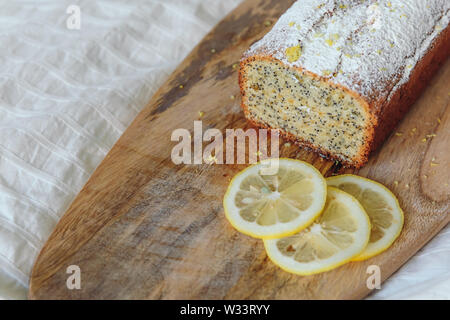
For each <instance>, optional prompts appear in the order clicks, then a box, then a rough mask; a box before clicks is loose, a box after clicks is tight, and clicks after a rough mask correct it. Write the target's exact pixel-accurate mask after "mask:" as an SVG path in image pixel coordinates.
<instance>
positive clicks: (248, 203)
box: [223, 159, 327, 239]
mask: <svg viewBox="0 0 450 320" xmlns="http://www.w3.org/2000/svg"><path fill="white" fill-rule="evenodd" d="M270 168H272V169H270ZM274 169H275V170H274ZM270 171H272V172H270ZM326 190H327V184H326V181H325V179H324V178H323V177H322V175H321V174H320V172H319V171H318V170H317V169H316V168H314V167H313V166H312V165H310V164H308V163H306V162H303V161H299V160H292V159H272V160H271V159H269V160H266V161H262V162H260V163H258V164H255V165H253V166H250V167H248V168H247V169H245V170H243V171H242V172H240V173H239V174H237V175H236V176H235V177H234V178H233V180H232V181H231V183H230V185H229V187H228V190H227V192H226V194H225V197H224V200H223V205H224V208H225V215H226V217H227V219H228V221H229V222H230V223H231V224H232V225H233V226H234V227H235V228H236V229H237V230H238V231H240V232H242V233H245V234H247V235H250V236H252V237H255V238H261V239H274V238H280V237H284V236H288V235H291V234H294V233H296V232H298V231H300V230H301V229H304V228H306V227H307V226H308V225H309V224H310V223H311V222H312V221H314V219H315V218H316V217H317V216H318V215H319V214H320V212H321V211H322V209H323V207H324V205H325V200H326Z"/></svg>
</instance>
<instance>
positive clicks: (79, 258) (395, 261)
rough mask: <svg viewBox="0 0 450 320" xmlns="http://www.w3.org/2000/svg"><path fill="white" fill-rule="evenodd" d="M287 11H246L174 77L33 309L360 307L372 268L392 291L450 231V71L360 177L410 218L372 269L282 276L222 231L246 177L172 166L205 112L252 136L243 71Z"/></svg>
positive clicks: (69, 234) (324, 167)
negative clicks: (72, 302)
mask: <svg viewBox="0 0 450 320" xmlns="http://www.w3.org/2000/svg"><path fill="white" fill-rule="evenodd" d="M292 2H293V1H292V0H291V1H279V0H248V1H245V2H244V3H243V4H242V5H240V6H239V7H238V8H237V9H236V10H235V11H234V12H232V13H231V14H230V15H229V16H228V17H226V18H225V19H224V20H223V21H222V22H220V23H219V24H218V25H217V27H216V28H215V29H214V30H213V31H212V32H211V33H210V34H209V35H208V36H207V37H206V38H205V39H204V40H203V41H202V42H201V43H200V44H199V45H198V46H197V48H196V49H195V50H194V51H193V52H192V53H191V54H190V56H189V57H188V58H187V59H186V60H185V61H184V62H183V63H182V64H181V65H180V66H179V67H178V69H177V70H176V71H175V72H174V73H173V75H172V76H171V77H170V78H169V80H168V81H167V82H166V83H165V85H164V86H162V88H161V89H160V90H159V91H158V92H157V93H156V95H155V96H154V97H153V99H152V100H151V102H150V103H149V104H148V105H147V106H146V107H145V109H144V110H143V111H142V112H141V113H140V114H139V115H138V117H137V118H136V120H135V121H134V122H133V124H132V125H131V126H130V128H129V129H128V130H127V131H126V132H125V133H124V135H123V136H122V137H121V138H120V140H119V141H118V142H117V144H116V145H115V146H114V148H113V149H112V150H111V152H110V153H109V154H108V155H107V157H106V158H105V159H104V161H103V162H102V163H101V165H100V166H99V167H98V169H97V170H96V171H95V173H94V174H93V176H92V177H91V179H90V180H89V181H88V183H87V184H86V186H85V187H84V188H83V190H82V191H81V192H80V194H79V195H78V197H77V198H76V199H75V201H74V202H73V203H72V205H71V206H70V208H69V210H68V211H67V212H66V214H65V215H64V216H63V218H62V219H61V221H60V223H59V224H58V226H57V227H56V229H55V231H54V232H53V234H52V235H51V237H50V239H49V240H48V242H47V243H46V245H45V246H44V248H43V250H42V252H41V253H40V255H39V257H38V259H37V261H36V264H35V266H34V269H33V273H32V276H31V280H30V292H29V296H30V298H32V299H314V298H320V299H324V298H331V299H337V298H342V299H356V298H363V297H364V296H366V295H367V294H369V293H370V290H369V289H368V288H367V286H366V280H367V277H368V274H367V273H366V270H367V267H368V266H369V265H378V266H380V268H381V275H382V279H383V280H385V279H387V278H388V277H389V276H390V275H391V274H392V273H394V272H395V271H396V270H397V269H398V268H399V267H400V266H401V265H402V264H404V263H405V262H406V261H407V260H408V259H409V258H410V257H411V256H412V255H414V254H415V253H416V252H417V251H418V250H419V249H420V248H421V247H422V246H423V245H424V244H425V243H426V242H427V241H429V240H430V239H431V238H432V237H433V236H434V235H435V234H436V233H437V232H438V231H439V230H440V229H442V228H443V227H444V226H445V225H446V224H447V223H448V222H449V220H450V219H449V204H450V201H449V198H450V197H449V195H450V188H449V186H448V184H447V183H448V182H449V180H450V179H449V178H450V170H449V159H450V154H449V140H450V110H449V102H450V96H449V92H450V82H449V81H448V80H449V79H450V62H447V63H446V64H445V65H444V66H443V67H442V68H441V69H440V71H439V73H438V74H437V75H436V77H435V78H434V79H433V82H432V83H431V84H430V85H429V87H428V89H427V91H426V92H425V93H424V95H423V96H422V97H421V99H420V100H419V101H418V103H416V104H415V106H414V107H413V108H412V110H411V111H410V112H409V113H408V114H407V115H406V117H405V118H404V120H403V122H402V123H401V124H400V125H399V127H398V128H397V130H396V131H397V132H399V133H402V134H401V135H400V134H399V135H395V134H394V135H392V136H391V137H390V138H389V139H388V141H387V142H386V143H385V144H384V146H383V147H382V148H381V149H380V150H379V151H378V152H377V153H375V154H373V155H372V156H371V159H370V162H369V164H368V165H367V166H366V167H364V168H363V169H362V170H360V171H359V172H358V174H360V175H362V176H367V177H369V178H371V179H374V180H376V181H379V182H381V183H383V184H385V185H386V186H387V187H389V188H390V189H391V190H392V191H393V192H394V193H395V194H396V195H397V196H398V198H399V200H400V203H401V206H402V208H403V209H404V211H405V227H404V231H403V232H402V234H401V236H400V238H399V239H398V240H397V241H396V242H395V244H394V245H393V246H392V247H391V248H390V249H389V250H388V251H386V252H385V253H383V254H381V255H379V256H377V257H375V258H372V259H370V260H369V261H366V262H359V263H349V264H347V265H345V266H342V267H340V268H338V269H336V270H333V271H331V272H327V273H324V274H320V275H315V276H309V277H301V276H296V275H291V274H289V273H286V272H283V271H282V270H280V269H279V268H278V267H276V266H275V265H273V264H272V263H271V262H270V261H269V259H268V258H267V255H266V254H265V252H264V249H263V245H262V242H261V241H258V240H255V239H252V238H249V237H247V236H244V235H242V234H240V233H238V232H236V231H235V230H234V229H233V228H232V227H231V226H230V225H229V224H228V223H227V221H226V220H225V217H224V213H223V208H222V198H223V195H224V193H225V190H226V188H227V185H228V183H229V180H230V178H231V177H232V176H233V175H235V174H236V173H237V172H238V171H239V170H241V169H243V168H244V167H245V166H243V165H207V164H205V165H175V164H173V162H172V161H171V157H170V155H171V149H172V148H173V146H174V145H175V144H176V143H175V142H171V134H172V131H173V130H174V129H177V128H186V129H189V130H190V131H191V132H192V130H193V123H194V121H195V120H198V118H199V112H200V111H201V112H204V115H203V117H202V121H203V127H204V128H218V129H220V130H222V131H223V132H224V131H225V129H227V128H231V129H235V128H246V127H247V125H246V121H245V119H244V117H243V113H242V112H241V110H240V107H239V104H240V97H239V87H238V83H237V81H238V76H237V68H236V66H234V65H235V64H236V63H237V62H238V61H239V59H240V56H241V54H242V53H243V52H244V50H246V48H248V47H249V45H250V44H251V43H253V42H254V41H256V40H257V39H259V38H261V37H262V36H263V35H264V34H265V33H266V32H268V31H269V29H270V27H271V25H272V24H273V23H274V22H275V21H276V20H277V18H278V17H279V16H280V15H281V14H282V13H283V12H284V11H286V9H287V8H288V7H289V6H290V5H291V4H292ZM233 66H234V67H233ZM233 96H234V97H235V98H234V99H232V97H233ZM427 135H430V136H428V137H427ZM432 135H436V136H432ZM423 139H426V141H423ZM281 151H282V156H286V157H296V158H300V159H303V160H306V161H308V162H310V163H312V164H314V165H315V166H316V167H317V168H318V169H319V170H321V171H322V173H324V174H326V175H330V174H335V173H342V172H353V171H352V170H344V169H342V168H340V167H339V166H338V165H336V164H334V163H332V162H329V161H326V160H323V159H322V158H320V157H319V156H317V155H315V154H311V153H308V152H307V151H305V150H301V149H299V148H298V147H295V146H287V145H286V146H285V145H283V146H282V148H281ZM432 163H433V164H432ZM435 164H436V165H435ZM397 182H398V183H397ZM70 265H77V266H79V267H80V270H81V289H80V290H68V288H67V287H66V280H67V278H68V276H69V275H68V274H67V273H66V269H67V267H68V266H70Z"/></svg>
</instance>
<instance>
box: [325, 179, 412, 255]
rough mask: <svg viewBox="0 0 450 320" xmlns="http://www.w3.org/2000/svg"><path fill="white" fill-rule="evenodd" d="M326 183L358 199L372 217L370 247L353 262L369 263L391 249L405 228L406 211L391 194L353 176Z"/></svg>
mask: <svg viewBox="0 0 450 320" xmlns="http://www.w3.org/2000/svg"><path fill="white" fill-rule="evenodd" d="M327 183H328V185H330V186H333V187H336V188H339V189H341V190H343V191H345V192H347V193H349V194H351V195H352V196H354V197H355V198H356V199H358V200H359V202H360V203H361V205H362V206H363V207H364V209H365V210H366V212H367V214H368V215H369V218H370V222H371V224H372V230H371V235H370V240H369V244H368V245H367V248H366V249H365V250H364V251H363V252H362V253H361V254H360V255H359V256H357V257H356V258H355V259H354V260H355V261H361V260H366V259H369V258H371V257H373V256H375V255H377V254H379V253H381V252H383V251H385V250H386V249H387V248H389V247H390V246H391V244H392V243H393V242H394V241H395V239H397V237H398V236H399V235H400V232H401V231H402V228H403V211H402V209H401V208H400V205H399V203H398V200H397V198H396V197H395V196H394V195H393V194H392V192H391V191H389V190H388V189H387V188H386V187H385V186H383V185H382V184H380V183H378V182H375V181H372V180H369V179H366V178H362V177H358V176H355V175H351V174H347V175H342V176H335V177H330V178H328V179H327Z"/></svg>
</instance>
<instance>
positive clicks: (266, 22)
mask: <svg viewBox="0 0 450 320" xmlns="http://www.w3.org/2000/svg"><path fill="white" fill-rule="evenodd" d="M264 25H265V26H266V27H270V26H271V25H272V22H271V21H269V20H267V21H265V22H264Z"/></svg>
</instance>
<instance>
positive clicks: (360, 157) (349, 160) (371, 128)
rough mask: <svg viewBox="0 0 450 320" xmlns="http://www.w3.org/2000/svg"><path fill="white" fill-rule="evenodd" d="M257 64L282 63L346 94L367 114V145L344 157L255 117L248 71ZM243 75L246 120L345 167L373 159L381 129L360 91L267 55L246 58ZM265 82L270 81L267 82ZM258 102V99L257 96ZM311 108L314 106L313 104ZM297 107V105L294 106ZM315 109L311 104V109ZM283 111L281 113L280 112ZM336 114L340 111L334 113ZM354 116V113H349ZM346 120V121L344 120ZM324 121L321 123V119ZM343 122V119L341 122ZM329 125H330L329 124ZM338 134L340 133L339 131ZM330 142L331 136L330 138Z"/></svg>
mask: <svg viewBox="0 0 450 320" xmlns="http://www.w3.org/2000/svg"><path fill="white" fill-rule="evenodd" d="M255 62H259V63H261V62H268V63H273V64H278V65H280V66H283V67H284V68H286V69H287V70H290V71H291V72H293V73H297V74H298V75H299V76H300V75H302V76H303V77H309V79H314V80H315V81H317V82H318V83H320V84H323V85H325V86H326V87H327V88H329V89H330V90H333V91H337V92H339V93H342V94H345V96H346V97H347V98H348V97H350V98H352V99H353V100H354V101H355V102H356V103H357V105H358V106H359V108H358V110H353V111H360V112H362V113H363V115H364V117H365V118H364V120H365V121H364V126H362V127H361V128H360V129H362V131H360V135H361V138H362V139H363V141H362V142H363V143H361V144H360V145H359V146H358V147H357V148H356V149H357V150H356V151H355V152H354V153H353V155H344V154H342V153H339V152H336V150H331V149H330V148H326V147H324V144H323V143H322V144H316V143H314V142H313V141H312V140H311V139H308V138H306V137H305V136H301V135H296V134H295V133H294V132H292V131H290V130H288V129H286V128H282V127H281V126H280V125H271V124H270V123H268V121H264V119H262V117H259V118H258V117H257V116H255V112H254V111H253V112H252V107H251V106H250V103H249V99H251V98H252V97H251V96H250V92H249V79H248V78H249V75H248V73H249V71H248V68H251V66H252V63H255ZM240 70H241V71H240V73H239V85H240V88H241V93H242V101H241V107H242V109H243V111H244V114H245V117H246V118H247V120H248V121H249V122H250V123H251V124H252V125H254V126H256V127H260V128H266V129H272V130H273V129H276V130H278V131H279V132H280V135H281V136H283V137H284V138H286V139H287V140H289V141H292V142H294V143H295V144H297V145H299V146H301V147H306V148H309V149H311V150H313V151H314V152H317V153H319V154H320V155H322V156H323V157H326V158H328V159H332V160H336V161H339V162H341V163H342V164H344V165H345V166H352V167H361V166H363V165H364V164H365V163H366V162H367V160H368V157H369V154H370V151H371V150H372V146H373V144H374V142H375V137H374V133H375V128H376V126H377V118H376V117H375V116H374V114H373V113H372V112H371V109H370V106H369V104H368V103H367V102H366V100H365V99H364V98H362V97H361V96H360V95H359V94H358V93H357V92H354V91H352V90H350V89H349V88H347V87H345V86H342V85H340V84H337V83H332V82H330V81H329V79H327V78H324V77H321V76H320V75H317V74H315V73H312V72H310V71H308V70H306V69H303V68H302V67H291V66H287V65H285V64H284V63H283V62H282V61H280V60H278V59H276V58H273V57H271V56H266V55H256V56H250V57H244V58H243V59H242V60H241V62H240ZM264 80H267V78H266V79H264ZM250 90H251V89H250ZM253 99H254V97H253ZM293 102H294V103H293V104H292V105H294V104H301V103H300V101H298V100H297V101H295V100H294V101H293ZM309 105H310V104H309ZM294 108H295V106H294ZM308 108H311V105H310V106H309V107H308ZM279 111H281V110H279ZM334 111H336V110H334ZM349 111H350V113H351V111H352V110H349ZM341 120H342V119H341ZM319 121H320V120H319ZM337 121H338V122H339V120H337ZM329 125H330V124H328V126H329ZM325 126H327V125H325ZM312 129H314V130H319V128H318V127H317V126H315V127H314V128H312ZM334 129H342V128H336V127H335V128H334ZM335 131H336V130H335ZM326 139H328V137H326Z"/></svg>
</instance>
